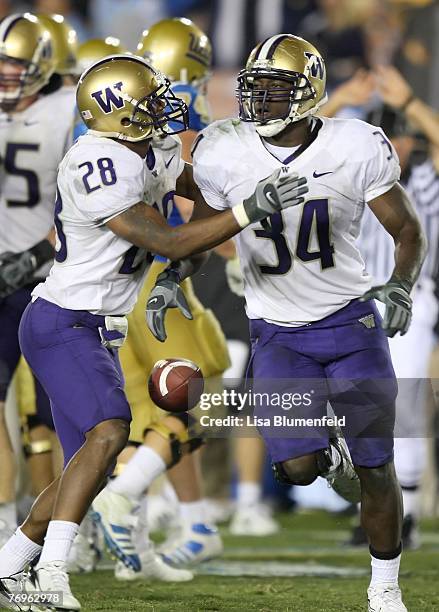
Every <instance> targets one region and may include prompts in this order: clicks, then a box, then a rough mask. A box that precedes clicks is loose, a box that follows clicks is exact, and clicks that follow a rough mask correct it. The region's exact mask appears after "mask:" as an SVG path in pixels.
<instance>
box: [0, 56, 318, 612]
mask: <svg viewBox="0 0 439 612" xmlns="http://www.w3.org/2000/svg"><path fill="white" fill-rule="evenodd" d="M77 104H78V109H79V111H80V112H81V116H82V117H83V119H84V122H85V123H86V125H87V127H88V128H89V131H88V133H87V135H85V136H83V137H81V138H79V140H78V142H77V143H76V144H75V145H74V146H73V147H72V148H71V149H70V151H69V152H68V153H67V154H66V156H65V157H64V159H63V161H62V163H61V164H60V167H59V173H58V189H57V198H56V206H55V227H56V234H57V243H56V254H55V263H54V265H53V267H52V269H51V271H50V274H49V276H48V277H47V279H46V281H45V282H44V283H41V284H39V285H38V286H37V287H36V288H35V290H34V291H33V301H32V303H31V304H29V305H28V307H27V308H26V311H25V313H24V315H23V317H22V319H21V324H20V345H21V348H22V351H23V354H24V355H25V357H26V359H27V361H28V363H29V365H30V366H31V368H32V369H33V371H34V373H35V374H36V376H37V377H38V378H39V380H40V382H41V384H42V385H43V387H44V388H45V390H46V392H47V394H48V396H49V397H50V400H51V404H52V412H53V417H54V422H55V427H56V431H57V434H58V436H59V438H60V441H61V444H62V446H63V450H64V460H65V468H64V471H63V474H62V476H61V477H60V478H59V479H57V480H56V481H54V482H53V483H52V485H50V486H49V487H48V488H47V489H46V490H45V491H43V493H42V494H41V495H40V496H39V498H38V499H37V501H36V502H35V504H34V505H33V507H32V510H31V513H30V514H29V516H28V517H27V519H26V520H25V522H24V523H23V525H22V526H21V527H20V528H18V529H17V530H16V532H15V534H14V535H13V536H12V537H11V538H10V540H9V541H8V542H7V543H6V544H5V546H4V547H3V548H2V549H1V550H0V577H1V576H3V577H4V576H11V575H13V574H16V573H17V572H21V571H22V570H23V569H24V567H25V566H26V565H27V564H28V563H29V561H31V560H32V559H35V557H36V556H37V555H39V554H40V555H41V556H40V559H39V562H38V565H37V566H36V569H35V574H34V576H33V578H32V579H31V580H29V581H28V582H27V583H26V588H29V589H32V588H34V589H37V590H39V591H48V590H49V591H57V592H59V591H61V592H62V593H63V603H62V605H61V606H57V607H58V609H68V610H79V609H80V603H79V602H78V600H77V599H76V598H75V597H74V596H73V595H72V593H71V590H70V586H69V582H68V576H67V574H66V571H65V569H66V561H67V557H68V554H69V550H70V548H71V544H72V541H73V539H74V537H75V535H76V533H77V531H78V526H79V523H80V522H81V521H82V519H83V518H84V515H85V513H86V512H87V509H88V507H89V506H90V503H91V502H92V500H93V498H94V497H95V496H96V494H97V492H98V491H99V489H100V488H101V487H102V485H103V484H104V481H105V479H106V476H107V475H108V474H109V473H111V471H112V468H113V465H114V462H115V460H116V457H117V455H118V454H119V452H120V451H121V450H122V449H123V448H124V446H125V444H126V442H127V439H128V434H129V423H130V420H131V414H130V408H129V405H128V402H127V400H126V397H125V394H124V391H123V377H122V374H121V370H120V366H119V361H118V357H117V350H116V349H117V348H118V347H119V346H121V344H122V343H123V341H124V339H125V337H126V332H127V325H126V318H125V316H124V315H125V314H127V313H128V312H129V311H130V310H131V309H132V308H133V306H134V304H135V302H136V299H137V295H138V293H139V291H140V288H141V286H142V284H143V282H144V278H145V273H146V271H147V269H148V267H149V264H150V263H151V261H152V256H151V253H157V254H160V255H162V256H164V257H167V258H169V259H170V260H172V261H175V262H176V263H175V264H174V266H173V267H172V269H171V270H168V271H167V272H166V273H164V274H161V275H160V276H159V279H160V288H161V291H162V295H161V296H158V297H157V300H156V305H157V306H158V307H159V306H160V303H161V302H162V301H163V300H166V303H167V304H168V305H171V306H172V305H175V306H178V307H179V308H181V310H182V311H183V312H185V313H186V315H187V316H190V314H189V312H188V309H187V304H186V301H185V299H184V296H183V294H182V292H181V291H180V289H179V281H180V280H181V279H182V278H183V277H185V276H186V274H187V273H190V271H191V270H192V267H193V260H188V259H185V258H187V257H189V256H192V255H195V254H200V253H202V251H204V250H206V249H209V248H212V247H214V246H216V245H217V244H218V243H220V242H221V241H224V240H226V239H228V238H230V237H232V236H233V235H235V234H236V233H238V232H239V231H241V230H242V229H243V228H244V227H246V226H247V225H249V224H250V223H252V222H255V221H256V220H258V219H263V218H266V217H267V216H268V215H270V214H272V213H273V212H274V211H276V210H282V209H283V208H286V207H289V206H294V205H296V204H297V203H300V202H301V201H303V197H302V196H303V194H305V193H306V192H307V187H306V179H302V178H299V176H298V175H296V174H295V173H291V172H289V171H284V170H283V169H276V170H275V172H274V173H272V174H270V176H269V177H266V178H265V179H264V180H262V181H261V182H259V183H258V185H257V186H256V188H255V190H254V192H253V193H252V194H250V197H248V198H246V199H245V200H243V201H240V202H237V203H236V206H235V207H233V208H232V210H231V211H225V212H224V213H223V214H222V215H218V216H217V217H216V219H214V220H213V221H212V219H208V220H206V221H199V222H194V223H190V224H187V225H182V226H179V227H175V228H173V227H170V226H169V225H168V224H167V222H166V217H167V213H168V212H170V211H169V208H170V207H169V205H168V204H169V192H174V191H176V192H177V194H179V195H182V196H184V197H188V198H190V199H192V200H197V206H198V200H199V199H200V200H201V199H202V198H201V195H200V194H199V192H198V190H197V188H196V185H195V184H194V182H193V178H192V171H191V166H189V165H185V164H184V162H182V161H181V159H180V157H179V152H180V150H179V143H178V142H177V141H176V140H175V139H174V138H172V137H169V138H167V137H166V136H167V135H168V132H167V125H168V121H169V122H171V121H172V124H173V125H174V124H179V126H181V129H185V128H186V127H187V107H186V105H185V103H184V102H183V101H181V100H179V99H178V98H176V97H175V96H174V95H173V94H172V92H171V90H170V83H169V81H168V80H167V79H166V78H165V77H163V75H161V74H160V73H158V72H157V71H156V70H155V69H153V68H152V67H151V66H150V65H149V64H148V63H147V62H146V61H145V60H143V59H141V58H137V57H135V56H131V55H117V56H112V57H109V58H105V59H103V60H101V61H100V62H97V63H96V64H94V65H93V66H92V67H91V68H90V69H89V70H87V71H86V72H85V73H84V74H83V75H82V77H81V79H80V81H79V84H78V90H77ZM174 131H175V130H174ZM160 134H161V135H162V136H164V138H163V139H162V141H161V143H159V144H158V145H157V147H156V146H155V145H154V146H151V139H152V136H153V135H157V136H158V135H160ZM145 158H146V163H145ZM145 200H146V202H145ZM200 259H203V258H202V256H201V255H198V256H197V257H196V258H195V261H199V260H200ZM159 324H160V321H159ZM43 542H44V546H43ZM115 552H117V551H115ZM124 560H125V561H129V562H130V563H131V565H132V567H133V568H135V569H140V562H139V557H138V555H137V554H135V551H134V550H133V551H132V555H131V556H129V555H128V554H126V555H125V558H124ZM3 584H4V583H3Z"/></svg>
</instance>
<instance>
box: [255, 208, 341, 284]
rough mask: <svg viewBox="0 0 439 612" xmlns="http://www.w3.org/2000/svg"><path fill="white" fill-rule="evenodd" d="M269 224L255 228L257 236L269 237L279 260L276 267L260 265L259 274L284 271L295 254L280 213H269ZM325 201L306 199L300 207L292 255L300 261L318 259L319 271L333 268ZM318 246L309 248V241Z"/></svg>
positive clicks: (282, 272)
mask: <svg viewBox="0 0 439 612" xmlns="http://www.w3.org/2000/svg"><path fill="white" fill-rule="evenodd" d="M270 219H271V225H268V224H267V223H265V224H263V229H257V230H254V232H255V235H256V237H257V238H265V239H266V240H272V241H273V246H274V248H275V250H276V255H277V259H278V263H277V265H275V266H272V265H265V264H259V269H260V271H261V274H287V273H288V272H289V271H290V270H291V268H292V266H293V259H294V255H293V253H292V252H291V250H290V248H289V246H288V243H287V240H286V237H285V226H284V220H283V218H282V214H281V213H276V214H274V215H272V216H271V218H270ZM330 225H331V224H330V218H329V203H328V200H325V199H321V200H309V201H308V202H306V203H305V204H304V206H303V211H302V218H301V221H300V224H299V231H298V236H297V246H296V254H295V256H296V257H297V258H298V259H300V260H301V261H303V262H306V263H307V262H310V261H316V260H320V266H321V268H322V270H326V269H328V268H333V267H334V265H335V262H334V247H333V245H332V244H331V236H330ZM312 242H314V244H316V245H318V246H317V248H316V249H315V250H313V251H311V250H310V249H311V244H312Z"/></svg>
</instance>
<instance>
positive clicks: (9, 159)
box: [0, 87, 76, 276]
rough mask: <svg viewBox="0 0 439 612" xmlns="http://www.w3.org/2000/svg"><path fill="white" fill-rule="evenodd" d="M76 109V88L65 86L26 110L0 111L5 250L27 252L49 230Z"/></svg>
mask: <svg viewBox="0 0 439 612" xmlns="http://www.w3.org/2000/svg"><path fill="white" fill-rule="evenodd" d="M75 108H76V104H75V92H74V88H72V87H62V88H61V89H58V90H57V91H56V92H54V93H52V94H49V95H47V96H41V97H40V98H38V99H37V100H36V101H35V102H34V103H33V104H32V105H31V106H30V107H28V108H27V109H26V110H24V111H23V112H19V113H13V114H12V115H10V116H8V115H6V114H2V115H0V159H1V160H2V163H1V178H0V185H1V189H0V253H2V252H4V251H12V252H13V253H19V252H21V251H24V250H27V249H29V248H30V247H32V246H34V245H35V244H37V243H38V242H40V241H41V240H43V239H44V238H45V237H46V236H47V234H48V233H49V230H50V228H51V227H52V225H53V211H54V206H55V192H56V175H57V170H58V165H59V163H60V162H61V160H62V158H63V156H64V154H65V152H66V151H67V150H68V148H69V147H70V145H71V143H72V132H73V121H74V115H75ZM38 275H39V276H41V275H42V274H41V272H40V273H39V274H38ZM44 276H45V274H44Z"/></svg>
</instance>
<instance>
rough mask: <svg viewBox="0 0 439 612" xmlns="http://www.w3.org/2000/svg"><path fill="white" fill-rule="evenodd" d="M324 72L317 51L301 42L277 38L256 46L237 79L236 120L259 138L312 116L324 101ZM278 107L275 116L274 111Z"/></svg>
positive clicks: (282, 35) (288, 38)
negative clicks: (246, 123) (249, 125)
mask: <svg viewBox="0 0 439 612" xmlns="http://www.w3.org/2000/svg"><path fill="white" fill-rule="evenodd" d="M325 88H326V69H325V62H324V60H323V57H322V56H321V55H320V53H319V52H318V50H317V49H316V48H315V47H314V46H313V45H311V43H309V42H307V41H306V40H304V39H303V38H299V37H298V36H293V35H292V34H278V35H277V36H272V37H271V38H268V39H267V40H265V41H264V42H262V43H260V44H259V45H257V46H256V47H255V48H254V49H253V51H252V52H251V53H250V56H249V58H248V60H247V64H246V67H245V68H244V70H241V72H240V73H239V75H238V88H237V96H238V100H239V116H240V118H241V119H242V120H243V121H251V122H253V123H255V124H256V129H257V131H258V133H259V134H260V135H261V136H266V137H271V136H275V135H276V134H279V133H280V132H281V131H282V130H283V129H284V128H285V127H286V126H287V125H288V124H290V123H293V122H294V121H300V120H301V119H304V118H305V117H307V116H308V115H311V114H314V113H315V112H316V111H317V110H318V108H319V107H320V106H321V105H322V104H324V103H325V102H326V100H327V97H326V93H325ZM277 105H279V106H282V111H279V112H278V113H277V114H276V112H275V110H274V109H275V107H276V106H277Z"/></svg>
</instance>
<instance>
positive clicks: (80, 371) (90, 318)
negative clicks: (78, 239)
mask: <svg viewBox="0 0 439 612" xmlns="http://www.w3.org/2000/svg"><path fill="white" fill-rule="evenodd" d="M104 321H105V317H103V316H99V315H93V314H91V313H89V312H87V311H83V310H79V311H75V310H68V309H65V308H60V307H59V306H56V305H55V304H52V303H50V302H47V301H46V300H43V299H41V298H38V299H37V300H36V301H35V302H33V303H31V304H29V305H28V307H27V308H26V310H25V312H24V314H23V317H22V319H21V323H20V329H19V338H20V346H21V350H22V352H23V355H24V356H25V357H26V359H27V361H28V363H29V365H30V366H31V368H32V370H33V371H34V373H35V375H36V376H37V378H38V379H39V381H40V382H41V384H42V385H43V387H44V389H45V391H46V393H47V395H48V396H49V398H50V402H51V405H52V414H53V420H54V423H55V429H56V432H57V434H58V437H59V439H60V442H61V444H62V447H63V450H64V461H65V464H67V463H68V462H69V460H70V459H71V457H73V455H74V454H75V453H76V452H77V450H78V449H79V448H80V447H81V446H82V445H83V443H84V441H85V434H86V433H87V431H90V430H91V429H93V427H95V426H96V425H97V424H98V423H101V422H102V421H105V420H108V419H122V420H125V421H128V422H130V421H131V411H130V407H129V404H128V401H127V399H126V397H125V393H124V389H123V387H124V381H123V374H122V370H121V368H120V364H119V358H118V355H117V351H113V350H109V349H107V348H105V347H104V346H103V345H102V344H101V339H100V336H99V332H98V327H103V326H104Z"/></svg>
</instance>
